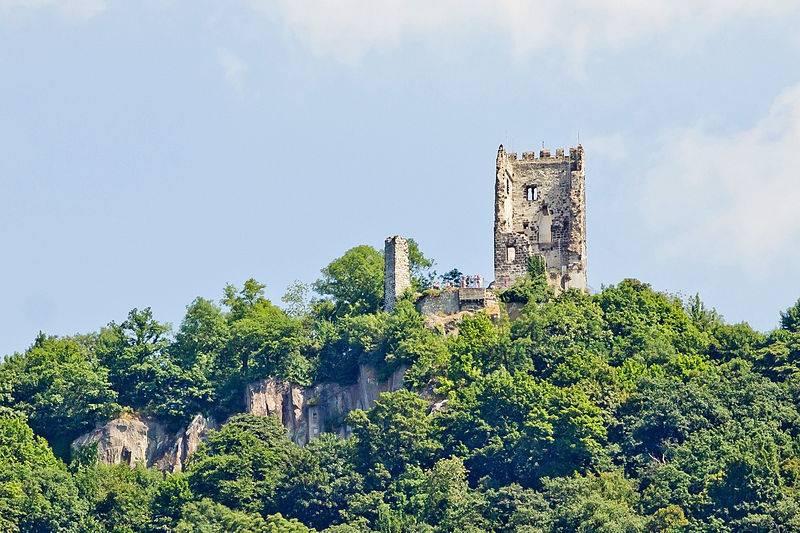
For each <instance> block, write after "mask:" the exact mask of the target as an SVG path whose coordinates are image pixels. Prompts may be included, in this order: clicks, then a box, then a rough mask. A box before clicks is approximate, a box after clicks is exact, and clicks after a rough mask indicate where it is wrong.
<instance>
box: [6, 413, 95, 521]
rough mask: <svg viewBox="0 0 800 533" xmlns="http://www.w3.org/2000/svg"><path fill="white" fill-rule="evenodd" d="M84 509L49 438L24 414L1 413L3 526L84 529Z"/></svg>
mask: <svg viewBox="0 0 800 533" xmlns="http://www.w3.org/2000/svg"><path fill="white" fill-rule="evenodd" d="M86 510H87V509H86V504H85V503H84V502H83V501H82V500H81V499H80V498H79V496H78V491H77V489H76V487H75V484H74V483H73V480H72V478H71V477H70V475H69V472H67V469H66V467H65V466H64V463H62V462H61V461H60V460H59V459H57V458H56V457H55V456H54V455H53V452H52V451H51V450H50V448H49V447H48V445H47V442H45V440H44V439H42V438H41V437H37V436H34V434H33V431H32V430H31V428H30V427H28V425H27V424H26V423H25V421H24V420H23V418H22V417H20V416H18V415H13V414H9V413H0V530H2V531H9V532H17V531H18V532H37V531H75V532H78V531H85V530H87V529H88V528H89V527H90V526H91V521H90V520H89V518H88V517H87V516H86Z"/></svg>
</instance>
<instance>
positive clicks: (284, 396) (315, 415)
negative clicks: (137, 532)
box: [72, 366, 406, 472]
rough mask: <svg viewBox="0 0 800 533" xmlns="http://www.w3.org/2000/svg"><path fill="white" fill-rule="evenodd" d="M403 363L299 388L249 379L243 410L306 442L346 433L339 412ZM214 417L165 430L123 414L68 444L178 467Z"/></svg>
mask: <svg viewBox="0 0 800 533" xmlns="http://www.w3.org/2000/svg"><path fill="white" fill-rule="evenodd" d="M405 372H406V368H405V367H402V368H399V369H398V370H396V371H395V372H394V373H393V374H392V375H391V376H389V378H388V379H387V380H386V381H380V380H379V379H378V376H377V374H376V372H375V370H374V369H373V368H371V367H367V366H362V367H361V368H360V369H359V376H358V381H357V382H356V383H355V384H353V385H349V386H341V385H339V384H336V383H322V384H319V385H315V386H313V387H309V388H305V387H301V386H299V385H295V384H293V383H289V382H286V381H282V380H279V379H275V378H269V379H264V380H261V381H257V382H255V383H251V384H250V385H248V386H247V389H246V391H245V405H246V412H248V413H250V414H253V415H256V416H276V417H277V418H278V420H280V421H281V423H283V425H284V426H286V429H287V430H288V433H289V437H290V438H291V439H292V440H293V441H294V442H296V443H297V444H300V445H304V444H307V443H308V441H309V440H311V439H313V438H315V437H317V436H318V435H319V434H320V433H322V432H323V431H331V432H335V433H337V434H339V435H340V436H343V437H346V436H349V435H350V428H348V427H347V426H346V425H345V424H344V418H345V417H346V416H347V414H348V413H349V412H350V411H352V410H353V409H369V408H370V407H372V406H373V405H374V404H375V400H377V399H378V395H379V394H380V393H382V392H387V391H395V390H398V389H400V388H401V387H402V386H403V376H404V375H405ZM217 427H218V425H217V423H216V422H215V421H214V420H213V419H209V418H206V417H204V416H203V415H197V416H195V417H194V418H193V419H192V421H191V422H190V423H189V425H188V426H187V428H186V429H185V430H181V431H178V432H177V433H174V434H170V433H169V432H168V431H167V430H166V428H165V427H164V425H163V424H161V423H159V422H158V421H156V420H153V419H152V418H147V417H142V416H139V415H123V416H121V417H119V418H115V419H114V420H111V421H109V422H107V423H106V424H105V425H103V426H100V427H98V428H96V429H94V430H92V431H90V432H89V433H86V434H85V435H82V436H80V437H78V438H77V439H75V441H74V442H73V443H72V446H73V448H76V449H77V448H82V447H84V446H87V445H92V444H96V445H97V456H98V459H99V461H100V462H101V463H104V464H127V465H130V466H134V465H137V464H144V465H145V466H155V467H157V468H159V469H160V470H164V471H167V472H179V471H181V470H183V468H184V467H185V466H186V460H187V459H188V458H189V456H190V455H191V454H193V453H194V452H195V451H197V447H198V446H199V445H200V443H201V442H202V441H203V440H204V439H205V438H206V435H207V434H208V431H209V430H212V429H216V428H217Z"/></svg>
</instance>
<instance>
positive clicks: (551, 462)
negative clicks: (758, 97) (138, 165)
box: [0, 245, 800, 533]
mask: <svg viewBox="0 0 800 533" xmlns="http://www.w3.org/2000/svg"><path fill="white" fill-rule="evenodd" d="M411 251H412V254H411V255H412V257H411V259H412V271H413V273H414V280H415V284H414V291H411V292H414V293H415V294H419V293H423V292H424V291H435V290H436V289H435V288H434V284H435V283H437V282H439V281H441V280H452V279H457V277H458V275H459V273H458V272H457V271H451V272H448V273H447V274H445V275H444V276H438V275H437V274H436V273H435V272H434V271H433V269H432V262H431V261H430V260H428V259H427V258H426V257H425V256H424V255H423V254H422V253H421V252H420V251H419V249H418V247H417V246H416V245H413V246H412V250H411ZM263 290H264V286H263V285H261V284H259V283H258V282H256V281H254V280H248V281H247V282H245V283H244V285H243V286H241V287H234V286H227V287H225V288H224V291H223V295H222V298H221V300H220V301H219V302H215V301H211V300H208V299H204V298H197V299H196V300H194V301H193V302H192V303H191V304H189V305H188V307H187V309H186V314H185V317H184V318H183V320H182V322H181V323H180V324H179V325H178V326H177V327H176V328H175V329H174V330H173V329H172V328H171V327H170V326H169V325H168V324H165V323H162V322H159V321H158V320H157V319H156V318H155V317H154V316H153V314H152V313H151V310H150V309H133V310H132V311H130V313H129V314H128V316H127V317H126V318H124V319H123V320H121V321H114V322H111V323H109V324H108V325H107V326H105V327H103V328H102V329H101V330H100V331H98V332H95V333H89V334H85V335H76V336H71V337H54V336H48V335H46V334H40V335H39V336H38V337H37V338H36V339H35V340H34V341H33V344H32V345H31V347H30V348H29V349H28V350H27V351H25V352H24V353H19V354H13V355H8V356H7V357H5V359H4V361H3V362H2V364H0V530H2V531H36V532H45V531H81V532H83V531H88V532H101V531H115V532H117V531H118V532H155V531H164V532H168V531H174V532H229V531H232V532H250V531H253V532H267V531H269V532H272V531H275V532H277V531H281V532H283V531H288V532H291V531H295V532H307V531H326V532H330V533H333V532H336V533H360V532H369V531H379V532H452V531H462V532H480V531H497V532H507V531H510V532H513V531H518V532H545V531H601V532H602V531H606V532H616V531H620V532H622V531H625V532H628V531H630V532H634V531H709V532H710V531H714V532H717V531H723V532H724V531H800V453H798V452H799V451H800V410H798V401H799V400H800V377H799V376H800V374H799V373H798V371H800V301H798V303H797V304H796V305H794V306H793V307H791V308H789V309H787V310H785V311H784V312H782V313H780V315H779V316H777V314H776V324H779V327H777V329H775V330H774V331H771V332H768V333H762V332H758V331H755V330H753V329H752V328H751V327H750V326H748V325H747V324H744V323H742V324H728V323H726V322H725V321H724V320H723V319H722V317H720V316H719V315H718V314H717V313H716V312H714V311H713V310H711V309H708V308H706V307H705V306H704V305H703V303H702V302H701V300H700V298H698V297H693V298H688V299H681V298H678V297H675V296H672V295H668V294H663V293H660V292H656V291H654V290H653V289H652V288H651V287H650V286H648V285H647V284H645V283H642V282H639V281H636V280H624V281H622V282H620V283H619V284H617V285H614V286H609V287H604V288H602V290H600V291H599V292H597V293H595V294H591V295H589V294H584V293H581V292H577V291H569V292H566V293H563V294H559V295H555V294H553V293H552V292H551V290H550V289H548V287H547V284H546V282H545V279H544V275H543V272H542V268H541V265H537V264H535V263H534V264H531V266H530V272H529V275H528V277H527V278H525V279H523V280H521V281H520V282H518V284H517V285H516V286H514V287H512V288H511V289H509V290H507V291H506V292H505V293H503V294H502V295H501V300H503V301H504V302H508V303H511V302H513V303H514V306H515V307H516V308H518V309H521V312H520V313H519V316H516V315H517V313H514V316H515V318H514V319H513V320H511V319H509V318H508V315H507V314H505V313H504V314H502V315H501V317H500V318H499V319H498V318H492V317H489V316H487V315H486V314H483V313H475V314H470V315H466V316H464V317H463V319H462V320H461V321H460V323H458V327H457V333H455V332H448V333H447V334H445V332H444V331H437V330H436V329H435V328H431V327H426V323H425V320H424V317H422V316H421V315H420V314H419V313H418V312H417V311H416V309H415V307H414V294H410V293H409V294H408V295H407V297H406V298H405V299H403V300H402V301H401V302H400V303H399V305H398V306H397V308H396V309H395V310H394V311H393V312H392V313H385V312H382V311H381V310H380V307H381V301H382V296H383V294H382V292H383V257H382V255H381V254H380V253H379V252H378V251H376V250H375V249H374V248H372V247H369V246H358V247H356V248H353V249H351V250H349V251H347V252H346V253H345V254H344V255H343V256H342V257H340V258H338V259H336V260H334V261H333V262H332V263H331V264H329V265H328V266H327V267H325V268H324V269H323V270H322V274H321V277H320V279H319V280H318V281H317V282H315V283H314V284H313V285H312V286H310V287H308V286H305V285H302V284H296V285H294V286H293V287H291V288H290V290H289V291H288V292H287V294H286V295H285V296H284V298H283V302H282V304H281V305H276V304H274V303H272V302H270V301H269V300H267V299H265V297H264V292H263ZM120 318H122V317H120ZM360 364H369V365H372V366H374V367H376V368H377V369H379V370H380V372H382V373H384V374H386V375H388V373H390V372H392V371H393V370H394V369H396V368H398V367H399V366H400V365H403V366H407V367H408V371H407V372H406V375H405V388H404V389H403V390H399V391H396V392H391V393H386V394H383V395H382V396H381V397H380V399H379V400H378V402H377V404H376V405H375V406H374V407H373V408H372V409H370V410H369V411H362V410H356V411H353V412H351V413H350V415H349V417H348V419H347V424H348V425H349V426H350V427H351V428H352V437H350V438H348V439H343V438H338V437H336V436H333V435H329V434H325V435H323V436H322V437H321V438H318V439H316V440H313V441H312V442H311V443H309V444H308V445H307V446H305V447H300V446H298V445H296V444H294V443H292V442H291V441H290V440H289V439H288V438H287V435H286V432H285V430H284V428H283V426H282V425H281V424H280V423H279V422H277V421H276V420H274V419H273V418H270V417H255V416H252V415H248V414H243V413H242V410H243V409H242V389H243V387H244V386H245V385H246V384H247V383H249V382H252V381H253V380H257V379H261V378H264V377H267V376H277V377H281V378H284V379H287V380H290V381H292V382H294V383H299V384H312V383H319V382H328V381H335V382H338V383H348V382H350V383H352V382H353V381H354V380H355V379H356V377H357V373H358V367H359V365H360ZM125 412H136V413H146V414H148V415H150V416H153V417H158V418H159V419H160V420H163V421H164V422H165V423H166V424H168V425H170V427H174V428H178V427H180V426H181V425H185V424H186V422H187V420H189V418H190V417H192V416H193V415H194V414H196V413H206V414H209V415H213V416H214V417H216V418H217V419H218V420H227V422H226V423H225V424H224V425H222V426H221V427H220V428H219V429H218V430H216V431H213V432H211V434H210V435H209V437H208V439H207V440H206V441H205V442H204V443H203V444H202V445H201V447H200V449H199V450H198V451H197V452H196V453H195V454H194V455H192V456H191V457H190V459H189V462H188V465H187V467H186V469H185V470H184V471H183V472H180V473H175V474H165V473H162V472H160V471H158V470H155V469H152V468H150V469H148V468H146V467H144V466H142V465H140V466H137V467H135V468H130V467H128V466H127V465H105V464H100V463H98V460H97V458H96V455H97V454H96V453H93V450H91V449H71V446H70V444H71V442H72V441H73V440H74V439H75V438H76V437H77V436H79V435H80V434H82V433H85V432H86V431H87V430H90V429H92V428H94V427H95V426H96V425H97V424H102V423H104V422H105V421H107V420H109V419H111V418H113V417H115V416H118V415H119V414H120V413H125Z"/></svg>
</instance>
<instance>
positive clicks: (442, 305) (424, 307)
mask: <svg viewBox="0 0 800 533" xmlns="http://www.w3.org/2000/svg"><path fill="white" fill-rule="evenodd" d="M417 311H419V312H420V314H422V315H425V316H433V315H440V316H447V315H453V314H455V313H458V312H459V311H461V304H460V301H459V298H458V289H457V288H455V287H452V288H450V287H448V288H445V289H442V291H441V292H439V293H436V294H425V295H423V296H422V297H421V298H420V299H419V300H417Z"/></svg>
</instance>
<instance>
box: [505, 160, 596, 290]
mask: <svg viewBox="0 0 800 533" xmlns="http://www.w3.org/2000/svg"><path fill="white" fill-rule="evenodd" d="M584 181H585V175H584V165H583V148H582V147H581V146H578V147H577V148H570V150H569V153H565V151H564V150H563V149H560V148H559V149H558V150H556V153H555V155H551V154H550V151H549V150H542V151H540V152H539V157H536V154H535V153H534V152H525V153H523V154H522V157H521V158H519V157H517V154H515V153H507V152H506V151H505V150H504V148H503V146H502V145H501V146H500V149H499V150H498V152H497V173H496V181H495V228H494V242H495V248H494V269H495V287H497V288H499V289H503V288H506V287H509V286H511V285H512V284H513V283H514V280H516V279H517V278H518V277H520V276H522V275H524V274H525V273H526V271H527V266H528V259H529V258H530V257H533V256H537V255H538V256H541V257H542V259H544V261H545V264H546V268H547V276H548V282H549V283H550V285H551V286H553V287H554V288H555V289H556V290H565V289H567V288H578V289H582V290H586V288H587V280H586V193H585V187H584Z"/></svg>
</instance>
